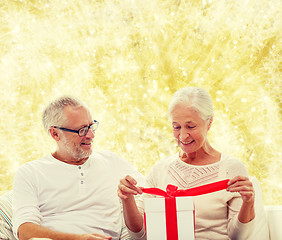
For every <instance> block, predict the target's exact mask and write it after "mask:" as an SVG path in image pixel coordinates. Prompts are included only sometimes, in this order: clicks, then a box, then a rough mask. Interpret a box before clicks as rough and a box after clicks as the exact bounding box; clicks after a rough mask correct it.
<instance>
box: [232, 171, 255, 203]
mask: <svg viewBox="0 0 282 240" xmlns="http://www.w3.org/2000/svg"><path fill="white" fill-rule="evenodd" d="M228 185H229V186H228V188H227V191H229V192H238V193H240V195H241V197H242V200H243V202H244V203H245V204H254V202H255V190H254V187H253V184H252V182H251V181H250V180H249V178H248V177H245V176H236V177H234V178H232V179H231V180H230V181H229V183H228Z"/></svg>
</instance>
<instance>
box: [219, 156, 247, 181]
mask: <svg viewBox="0 0 282 240" xmlns="http://www.w3.org/2000/svg"><path fill="white" fill-rule="evenodd" d="M221 161H222V162H221V167H223V168H225V170H226V173H227V175H228V176H229V177H230V178H232V177H235V176H237V175H243V176H249V174H248V170H247V168H246V166H245V165H244V163H243V162H241V161H240V160H239V159H237V158H234V157H232V156H230V155H228V154H222V157H221Z"/></svg>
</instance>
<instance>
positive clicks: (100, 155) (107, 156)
mask: <svg viewBox="0 0 282 240" xmlns="http://www.w3.org/2000/svg"><path fill="white" fill-rule="evenodd" d="M91 157H92V160H93V161H100V160H101V161H104V162H105V161H106V162H111V163H114V162H123V161H124V160H123V159H122V158H121V157H120V156H118V155H117V154H115V153H113V152H111V151H109V150H103V151H95V152H93V154H92V156H91Z"/></svg>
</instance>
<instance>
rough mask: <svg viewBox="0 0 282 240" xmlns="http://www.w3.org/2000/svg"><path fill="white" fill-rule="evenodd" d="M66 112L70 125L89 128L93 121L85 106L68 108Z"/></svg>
mask: <svg viewBox="0 0 282 240" xmlns="http://www.w3.org/2000/svg"><path fill="white" fill-rule="evenodd" d="M64 112H65V116H66V118H67V121H68V123H69V124H73V125H74V124H75V125H76V126H77V127H80V126H81V127H83V126H87V125H89V123H90V122H92V121H93V119H92V115H91V113H90V112H89V110H88V109H87V108H85V107H84V106H79V107H73V106H66V107H65V108H64Z"/></svg>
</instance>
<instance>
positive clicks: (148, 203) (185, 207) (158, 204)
mask: <svg viewBox="0 0 282 240" xmlns="http://www.w3.org/2000/svg"><path fill="white" fill-rule="evenodd" d="M175 199H176V209H177V211H178V212H181V211H193V210H194V201H193V198H192V197H176V198H175ZM144 207H145V212H147V213H149V212H164V211H165V198H163V197H162V198H145V200H144Z"/></svg>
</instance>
